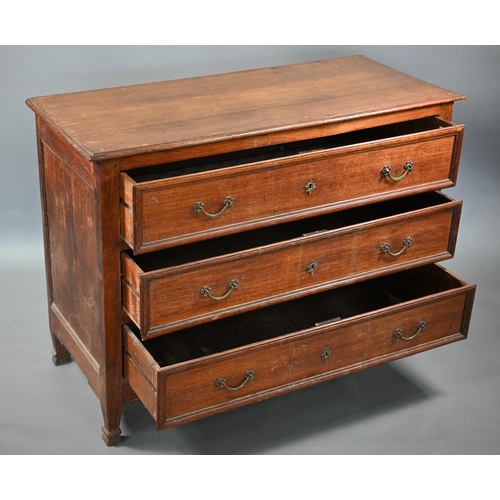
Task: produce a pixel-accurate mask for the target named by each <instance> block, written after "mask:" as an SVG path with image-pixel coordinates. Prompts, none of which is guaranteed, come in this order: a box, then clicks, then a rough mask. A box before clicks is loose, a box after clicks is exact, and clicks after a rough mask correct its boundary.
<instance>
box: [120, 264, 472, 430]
mask: <svg viewBox="0 0 500 500" xmlns="http://www.w3.org/2000/svg"><path fill="white" fill-rule="evenodd" d="M474 293H475V285H468V284H466V283H465V282H463V281H461V280H460V279H459V278H457V277H455V276H453V275H452V274H450V273H449V272H448V271H446V270H445V269H443V268H442V267H440V266H438V265H429V266H424V267H421V268H418V269H413V270H409V271H403V272H401V273H396V274H393V275H389V276H384V277H381V278H377V279H373V280H370V281H366V282H362V283H357V284H354V285H350V286H347V287H344V288H342V289H336V290H330V291H328V292H324V293H321V294H318V295H315V296H310V297H305V298H301V299H297V300H293V301H290V302H285V303H282V304H279V305H277V306H273V307H268V308H263V309H260V310H257V311H252V312H249V313H245V314H241V315H237V316H232V317H229V318H226V319H222V320H219V321H213V322H210V323H207V324H204V325H200V326H197V327H193V328H190V329H187V330H183V331H180V332H176V333H172V334H170V335H165V336H162V337H158V338H155V339H151V340H147V341H141V340H140V339H139V336H138V332H137V331H136V330H135V329H134V327H131V326H125V327H124V349H125V352H124V370H125V377H126V378H127V380H128V382H129V383H130V386H131V387H132V389H133V390H134V391H135V392H136V394H137V395H138V396H139V398H140V399H141V400H142V401H143V403H144V405H145V406H146V408H147V409H148V410H149V411H150V412H151V414H152V415H153V417H154V418H155V419H156V422H157V428H158V429H163V428H166V427H170V426H172V425H176V424H179V423H184V422H187V421H190V420H194V419H197V418H200V417H203V416H207V415H210V414H213V413H216V412H219V411H223V410H227V409H230V408H234V407H237V406H241V405H244V404H247V403H250V402H253V401H257V400H261V399H265V398H268V397H270V396H273V395H278V394H281V393H283V392H286V391H290V390H294V389H298V388H300V387H304V386H306V385H310V384H314V383H317V382H321V381H324V380H327V379H331V378H333V377H337V376H339V375H344V374H347V373H350V372H353V371H356V370H361V369H363V368H367V367H369V366H374V365H377V364H380V363H384V362H387V361H391V360H394V359H397V358H401V357H403V356H408V355H411V354H415V353H418V352H421V351H425V350H427V349H431V348H434V347H438V346H441V345H444V344H447V343H450V342H454V341H457V340H461V339H464V338H466V336H467V331H468V326H469V321H470V316H471V310H472V303H473V299H474Z"/></svg>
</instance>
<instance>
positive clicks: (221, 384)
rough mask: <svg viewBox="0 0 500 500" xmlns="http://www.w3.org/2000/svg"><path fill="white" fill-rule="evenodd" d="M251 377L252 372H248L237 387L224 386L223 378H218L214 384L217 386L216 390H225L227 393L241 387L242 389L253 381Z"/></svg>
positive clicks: (224, 380)
mask: <svg viewBox="0 0 500 500" xmlns="http://www.w3.org/2000/svg"><path fill="white" fill-rule="evenodd" d="M253 377H254V372H253V370H248V371H247V372H246V373H245V377H244V380H243V382H242V383H241V384H240V385H239V386H238V387H229V386H228V385H227V384H226V379H225V378H223V377H221V378H218V379H217V381H216V382H215V385H216V386H217V388H218V389H227V390H228V391H238V390H239V389H241V388H242V387H244V385H245V384H246V383H247V382H250V381H251V380H253Z"/></svg>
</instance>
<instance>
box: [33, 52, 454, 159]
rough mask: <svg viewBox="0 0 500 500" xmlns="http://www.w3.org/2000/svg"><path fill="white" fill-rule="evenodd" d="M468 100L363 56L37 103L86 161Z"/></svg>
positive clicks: (44, 99) (42, 99)
mask: <svg viewBox="0 0 500 500" xmlns="http://www.w3.org/2000/svg"><path fill="white" fill-rule="evenodd" d="M463 98H464V96H462V95H460V94H457V93H455V92H451V91H448V90H445V89H442V88H439V87H436V86H434V85H431V84H429V83H426V82H423V81H421V80H418V79H416V78H414V77H411V76H408V75H405V74H402V73H400V72H398V71H395V70H393V69H391V68H388V67H386V66H383V65H381V64H379V63H376V62H374V61H371V60H370V59H367V58H365V57H362V56H353V57H346V58H341V59H331V60H324V61H317V62H312V63H304V64H296V65H289V66H279V67H272V68H265V69H259V70H251V71H243V72H238V73H229V74H224V75H213V76H207V77H199V78H190V79H183V80H176V81H169V82H159V83H151V84H144V85H136V86H129V87H118V88H112V89H103V90H96V91H87V92H76V93H71V94H60V95H57V96H45V97H38V98H33V99H30V100H29V101H28V105H29V106H30V107H31V108H32V109H33V110H34V111H35V112H36V113H37V114H40V115H41V116H43V117H44V119H45V120H47V121H49V122H51V123H52V124H53V125H54V126H55V127H58V128H60V129H61V130H62V131H64V133H65V134H66V136H67V137H68V140H71V141H72V143H73V146H74V147H76V148H77V149H78V150H79V152H80V153H81V154H83V155H84V156H85V157H87V158H88V159H91V160H102V159H106V158H111V157H113V158H114V157H119V156H123V155H128V156H130V155H134V154H138V153H144V152H151V151H158V150H165V149H169V148H179V147H181V146H192V145H196V144H208V143H213V142H220V141H224V142H227V141H228V139H229V140H230V139H232V138H238V137H242V136H252V137H255V136H259V135H262V134H266V133H269V132H271V131H272V132H276V131H287V130H290V129H296V128H306V127H308V126H313V125H318V124H324V123H332V122H338V121H348V120H349V119H351V118H354V117H355V118H359V117H360V116H367V117H369V116H370V115H373V114H378V115H381V114H387V113H391V112H395V111H398V110H406V109H412V108H416V107H422V106H430V105H435V104H443V103H449V102H452V101H456V100H459V99H463Z"/></svg>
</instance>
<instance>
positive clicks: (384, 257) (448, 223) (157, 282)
mask: <svg viewBox="0 0 500 500" xmlns="http://www.w3.org/2000/svg"><path fill="white" fill-rule="evenodd" d="M445 200H446V198H445V197H442V196H441V195H438V194H437V193H436V197H435V203H436V205H435V206H427V207H424V208H420V209H417V210H413V211H408V212H405V211H404V209H401V211H400V213H395V214H392V215H390V216H386V217H382V218H379V219H378V218H377V216H376V211H377V208H378V209H379V210H381V211H383V210H384V208H383V207H380V206H378V207H365V208H364V210H363V209H357V210H356V212H357V215H356V214H352V213H350V212H352V211H347V212H342V213H340V214H332V215H331V216H329V217H320V218H319V219H320V220H315V219H313V220H312V221H311V220H310V219H308V220H306V221H304V222H303V223H302V224H290V225H288V228H289V229H288V231H286V230H285V228H283V227H280V229H281V230H282V232H283V239H282V240H281V241H277V242H275V243H272V244H269V245H267V246H257V247H255V248H250V249H246V250H245V248H244V245H241V244H240V242H239V241H238V240H239V236H240V235H235V236H234V237H233V238H230V239H228V238H226V239H222V241H220V242H219V245H220V247H221V248H220V250H219V255H216V256H213V257H210V255H209V256H208V258H203V247H204V246H205V245H206V243H205V242H201V243H198V244H196V245H193V246H194V247H195V248H194V249H192V252H191V256H193V255H196V254H198V256H200V257H201V258H199V259H198V260H194V259H193V261H189V262H185V263H182V264H180V265H173V262H175V260H174V259H175V257H176V255H177V254H183V253H184V252H185V250H184V247H181V248H178V249H176V250H175V251H174V250H172V251H170V252H164V253H163V254H161V253H160V254H159V255H158V254H157V253H153V254H146V255H144V256H142V258H137V259H136V260H137V261H138V263H139V265H140V263H141V262H143V263H144V264H146V265H149V262H150V261H152V264H151V267H153V268H154V267H155V265H157V266H158V267H157V268H156V269H154V270H151V271H149V272H144V271H143V270H141V268H140V267H139V265H137V264H138V263H135V262H134V261H133V257H131V256H129V255H127V254H125V253H124V254H123V255H122V273H123V292H122V293H123V306H124V309H125V311H127V313H128V314H129V316H130V318H131V319H132V320H133V321H134V322H135V323H136V324H137V326H139V327H140V329H141V334H142V337H143V338H149V337H152V336H156V335H161V334H164V333H168V332H171V331H175V330H178V329H181V328H185V327H187V326H190V325H192V324H196V323H199V322H206V321H211V320H213V319H214V318H218V317H224V316H227V315H229V314H235V313H238V312H241V311H244V310H248V309H253V308H257V307H261V306H263V305H266V304H269V303H274V302H281V301H284V300H287V299H289V298H291V297H295V296H298V295H305V294H311V293H317V292H318V291H320V290H323V289H326V288H331V287H334V286H339V285H343V284H346V283H350V282H354V281H357V280H361V279H367V278H370V277H374V276H377V275H380V274H386V273H388V272H394V271H396V270H399V269H403V268H408V267H413V266H417V265H422V264H425V263H429V262H436V261H441V260H444V259H447V258H450V257H452V256H453V253H454V247H455V240H456V231H457V229H458V220H459V218H460V210H461V202H459V201H451V200H449V201H447V202H445ZM398 201H400V203H399V206H401V207H403V206H404V205H405V204H404V201H405V200H404V199H403V200H398ZM425 202H427V203H428V200H427V198H426V197H425V196H423V197H422V203H423V204H425ZM392 206H393V207H394V208H393V210H394V211H395V212H398V209H397V206H398V203H392ZM370 212H371V218H372V220H370V221H369V222H367V221H366V219H367V218H368V217H370V216H369V214H370ZM356 218H358V220H359V219H361V220H363V222H362V223H352V224H350V222H351V221H352V220H353V219H354V220H356ZM343 221H346V222H343ZM332 226H333V227H332ZM308 227H309V230H308ZM431 228H432V229H431ZM318 229H319V230H321V229H324V230H325V231H320V232H316V231H315V230H318ZM297 231H302V232H297ZM271 232H272V230H269V231H265V232H264V233H265V234H266V235H267V233H271ZM254 233H255V234H252V233H250V234H248V235H242V237H244V236H246V238H245V239H247V240H249V241H252V242H254V243H255V242H258V240H259V234H260V233H262V231H261V232H259V231H256V232H254ZM303 233H310V234H308V235H306V236H303V235H302V234H303ZM292 235H293V236H292ZM408 236H410V237H411V238H412V244H411V246H410V247H408V248H407V249H406V250H405V251H404V252H403V253H402V254H401V255H398V256H397V257H393V256H391V255H389V253H382V252H381V245H382V244H383V243H389V244H390V246H391V249H392V250H391V251H393V252H394V253H395V252H399V251H400V250H401V249H402V248H403V241H404V240H405V238H406V237H408ZM211 243H212V247H213V246H214V242H211ZM231 246H232V247H233V248H234V247H236V249H237V250H236V251H234V252H231ZM242 246H243V248H241V247H242ZM225 249H226V250H225ZM188 255H189V254H188ZM171 256H173V257H171ZM160 257H163V258H160ZM311 261H314V262H315V263H316V266H317V269H316V270H315V271H314V272H313V273H312V274H311V273H309V272H308V271H307V266H308V264H309V263H310V262H311ZM169 264H170V265H169ZM166 266H167V267H166ZM234 279H237V280H238V283H239V284H238V288H237V289H236V290H233V291H232V292H231V294H230V295H229V296H228V297H227V298H226V299H224V300H220V301H215V300H212V299H211V298H209V297H203V296H202V294H201V293H200V292H201V288H202V287H203V286H210V287H211V289H212V293H213V295H215V296H219V297H220V296H222V295H224V294H225V293H226V292H227V291H228V290H229V283H230V282H231V281H232V280H234Z"/></svg>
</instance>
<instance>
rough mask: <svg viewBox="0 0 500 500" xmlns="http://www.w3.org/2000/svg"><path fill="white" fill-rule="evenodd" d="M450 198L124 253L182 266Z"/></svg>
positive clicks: (432, 195)
mask: <svg viewBox="0 0 500 500" xmlns="http://www.w3.org/2000/svg"><path fill="white" fill-rule="evenodd" d="M449 201H450V198H448V197H446V196H445V195H443V194H441V193H439V192H428V193H422V194H418V195H414V196H408V197H406V198H402V199H396V200H389V201H384V202H380V203H375V204H372V205H369V206H362V207H357V208H353V209H350V210H345V211H343V212H336V213H333V214H327V215H322V216H319V217H314V218H311V219H306V220H299V221H294V222H290V223H286V224H281V225H277V226H271V227H265V228H260V229H256V230H253V231H247V232H243V233H238V234H233V235H229V236H224V237H220V238H215V239H212V240H209V241H203V242H197V243H191V244H188V245H184V246H181V247H174V248H168V249H166V250H160V251H157V252H154V253H149V254H142V255H136V256H134V255H133V253H132V251H131V250H130V251H128V250H127V251H126V253H127V254H128V255H129V256H130V257H131V258H132V259H133V260H134V261H135V263H136V264H137V265H138V266H139V267H140V268H141V269H142V271H143V272H150V271H154V270H156V269H164V268H168V267H173V266H178V265H182V264H185V263H188V262H195V261H198V260H204V259H209V258H212V257H217V256H220V255H225V254H228V253H233V252H240V251H243V250H247V249H251V248H257V247H260V246H264V245H272V244H274V243H279V242H281V241H287V240H292V239H294V238H301V237H304V236H308V235H313V234H316V233H319V232H323V231H330V230H334V229H339V228H344V227H348V226H352V225H356V224H362V223H364V222H368V221H374V220H377V219H382V218H387V217H391V216H395V215H399V214H404V213H408V212H413V211H416V210H421V209H425V208H429V207H436V206H439V205H443V204H446V203H448V202H449Z"/></svg>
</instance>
